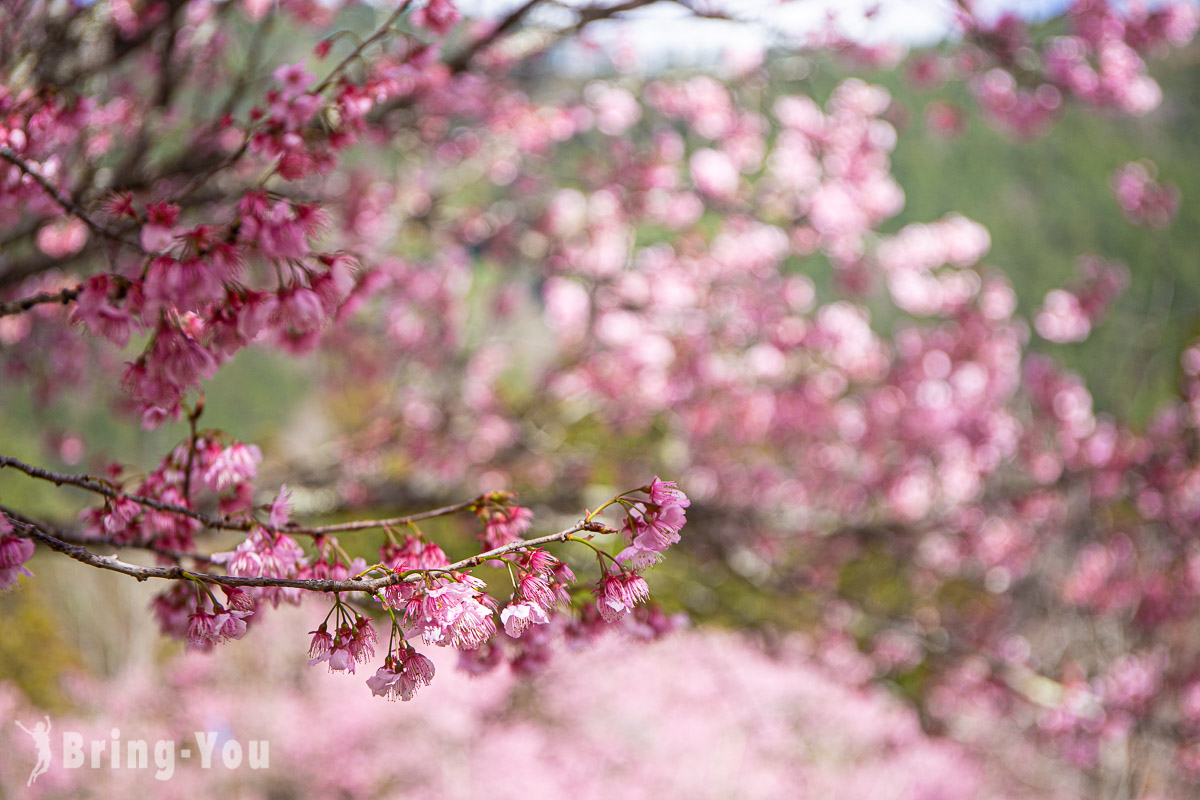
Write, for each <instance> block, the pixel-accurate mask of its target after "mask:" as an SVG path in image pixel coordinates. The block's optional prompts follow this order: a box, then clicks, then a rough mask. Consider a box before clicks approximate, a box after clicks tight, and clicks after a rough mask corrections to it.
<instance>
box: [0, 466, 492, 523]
mask: <svg viewBox="0 0 1200 800" xmlns="http://www.w3.org/2000/svg"><path fill="white" fill-rule="evenodd" d="M4 467H12V468H14V469H17V470H19V471H21V472H24V473H25V474H26V475H28V476H30V477H31V478H37V479H39V480H44V481H49V482H50V483H53V484H54V485H56V486H62V485H64V484H66V485H69V486H75V487H78V488H80V489H84V490H85V491H89V492H93V493H95V494H99V495H102V496H104V497H107V498H110V499H113V500H118V499H123V500H130V501H132V502H134V503H137V504H138V505H142V506H146V507H147V508H153V509H154V510H156V511H166V512H168V513H172V514H182V515H184V516H186V517H190V518H192V519H194V520H196V521H198V522H200V523H201V524H202V525H204V526H205V527H207V528H212V529H214V530H230V531H248V530H250V529H251V528H255V527H261V528H266V529H267V530H272V531H286V532H287V533H298V534H304V535H308V536H321V535H324V534H327V533H337V532H345V531H362V530H371V529H374V528H384V527H400V526H403V525H407V524H409V523H410V522H420V521H421V520H426V519H433V518H434V517H443V516H447V515H449V514H455V513H457V512H459V511H466V510H467V509H469V508H471V507H472V506H474V505H477V504H478V503H480V502H482V501H483V500H484V499H485V498H486V497H487V495H481V496H479V497H476V498H473V499H471V500H464V501H462V502H460V503H454V504H451V505H447V506H442V507H440V508H435V509H431V510H429V511H421V512H417V513H415V514H408V515H405V516H401V517H388V518H386V519H364V520H355V521H352V522H339V523H333V524H330V525H316V526H303V525H295V524H288V525H285V526H283V527H282V528H275V527H273V526H271V525H269V524H264V523H260V522H258V521H256V520H252V519H247V520H231V519H228V518H225V517H214V516H210V515H208V514H204V513H202V512H200V511H196V510H195V509H191V508H186V507H184V506H177V505H172V504H171V503H163V502H161V501H159V500H154V499H152V498H149V497H143V496H141V495H138V494H132V493H130V492H125V491H122V490H120V489H118V488H116V487H115V486H112V485H111V484H109V483H107V482H106V481H103V480H101V479H99V478H94V477H92V476H91V475H73V474H70V473H63V472H51V471H50V470H46V469H42V468H41V467H35V466H33V465H31V464H26V463H24V462H22V461H19V460H18V459H15V458H12V457H11V456H2V455H0V469H3V468H4Z"/></svg>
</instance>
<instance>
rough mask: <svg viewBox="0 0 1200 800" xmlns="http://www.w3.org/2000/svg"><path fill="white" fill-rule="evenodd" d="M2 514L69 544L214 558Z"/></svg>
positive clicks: (177, 557) (178, 557)
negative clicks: (87, 533) (96, 535)
mask: <svg viewBox="0 0 1200 800" xmlns="http://www.w3.org/2000/svg"><path fill="white" fill-rule="evenodd" d="M0 514H3V515H4V516H6V517H8V519H9V521H10V522H13V523H21V524H23V525H30V526H33V527H35V528H38V529H39V530H41V531H42V532H43V533H47V534H48V535H51V536H53V537H54V538H56V539H58V540H60V541H63V542H66V543H68V544H74V545H83V546H91V547H95V546H97V545H107V546H111V547H119V548H122V549H133V550H145V551H147V552H150V553H154V554H155V555H160V556H164V557H166V558H173V559H175V560H176V561H182V560H183V559H185V558H187V559H191V560H192V561H196V562H199V563H204V564H208V563H211V562H212V556H210V555H208V554H207V553H192V552H187V551H184V550H172V549H171V548H168V547H159V546H158V545H156V544H149V543H146V542H113V541H111V540H108V539H103V538H96V537H90V536H82V535H80V534H78V533H75V532H74V531H68V530H64V529H63V528H57V527H54V526H51V525H48V524H46V523H44V522H38V521H35V520H33V519H30V518H29V517H26V516H25V515H23V514H21V513H20V512H19V511H14V510H13V509H11V508H8V507H7V506H0Z"/></svg>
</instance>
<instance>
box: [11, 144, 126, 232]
mask: <svg viewBox="0 0 1200 800" xmlns="http://www.w3.org/2000/svg"><path fill="white" fill-rule="evenodd" d="M0 158H3V159H4V160H5V161H7V162H8V163H10V164H12V165H13V166H14V167H16V168H17V169H19V170H21V172H22V173H24V174H25V175H28V176H29V177H30V178H31V179H32V180H33V181H34V182H36V183H37V184H38V186H41V187H42V189H43V190H45V192H46V194H48V195H50V197H51V198H53V199H54V202H56V203H58V204H59V205H60V206H61V207H62V209H63V210H64V211H66V212H67V213H68V214H71V215H72V216H74V217H76V218H78V219H79V220H80V221H81V222H83V224H85V225H87V226H88V227H89V228H91V229H92V231H93V232H94V233H96V235H98V236H102V237H104V238H105V239H111V240H112V241H114V242H119V243H121V244H124V245H127V246H129V247H132V248H134V249H136V250H138V251H139V252H143V253H144V252H145V250H144V249H143V248H142V246H141V244H140V243H138V242H135V241H133V240H132V239H126V238H125V237H124V236H121V235H120V234H118V233H114V232H113V231H110V230H109V229H108V228H105V227H104V226H103V225H101V224H100V223H98V222H96V221H95V220H94V219H92V218H91V217H90V216H88V214H87V212H85V211H84V210H83V209H82V208H80V207H79V205H78V204H77V203H76V202H75V201H74V200H72V199H71V198H69V197H67V196H66V195H64V194H63V193H62V192H60V191H59V190H58V188H57V187H55V185H54V184H52V183H51V182H50V181H49V180H47V179H46V178H45V177H44V176H43V175H42V174H41V173H40V172H38V171H37V170H35V169H34V168H33V167H31V166H29V164H28V163H26V162H25V160H24V159H22V158H21V157H20V156H18V155H17V154H16V153H14V152H13V151H12V149H11V148H9V147H7V146H0Z"/></svg>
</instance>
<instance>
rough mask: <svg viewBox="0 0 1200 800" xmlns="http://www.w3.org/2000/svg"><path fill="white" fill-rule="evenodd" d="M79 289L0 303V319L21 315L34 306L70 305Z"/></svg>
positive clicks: (74, 288)
mask: <svg viewBox="0 0 1200 800" xmlns="http://www.w3.org/2000/svg"><path fill="white" fill-rule="evenodd" d="M80 288H81V287H79V286H74V287H72V288H70V289H63V290H62V291H59V292H53V293H51V292H38V293H37V294H34V295H30V296H29V297H25V298H22V299H20V300H13V301H11V302H8V303H0V317H7V316H10V315H12V314H23V313H25V312H26V311H29V310H30V309H31V308H34V307H35V306H40V305H47V304H50V303H56V304H59V305H64V306H65V305H70V303H71V302H72V301H73V300H75V298H76V296H77V295H78V294H79V289H80Z"/></svg>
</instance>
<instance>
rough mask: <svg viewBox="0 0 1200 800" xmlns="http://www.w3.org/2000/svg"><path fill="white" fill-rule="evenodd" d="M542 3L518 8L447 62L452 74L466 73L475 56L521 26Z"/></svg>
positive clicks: (536, 0) (530, 2)
mask: <svg viewBox="0 0 1200 800" xmlns="http://www.w3.org/2000/svg"><path fill="white" fill-rule="evenodd" d="M541 2H542V0H527V2H526V3H524V4H523V5H520V6H517V8H515V9H514V10H513V11H512V12H511V13H510V14H509V15H508V16H507V17H505V18H504V19H502V20H501V21H500V23H499V24H498V25H496V27H494V28H492V30H491V31H489V32H488V33H487V34H486V35H484V36H481V37H480V38H479V39H476V40H475V41H474V42H472V43H471V44H470V45H468V46H467V47H466V49H464V50H463V51H462V52H461V53H459V54H458V55H457V56H455V57H454V58H453V59H451V60H450V61H449V62H447V64H446V66H448V67H449V68H450V71H451V72H455V73H458V72H463V71H465V70H466V69H467V68H468V67H469V66H470V65H471V60H472V59H474V58H475V56H477V55H479V53H480V52H482V51H483V50H486V49H487V48H488V47H490V46H491V45H492V44H494V43H495V42H496V40H498V39H499V38H500V37H501V36H503V35H504V34H506V33H508V32H509V31H510V30H512V29H513V28H514V27H516V26H517V25H518V24H520V22H521V20H522V19H524V18H525V15H526V14H528V13H529V12H530V11H532V10H533V8H534V6H536V5H538V4H539V3H541Z"/></svg>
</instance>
